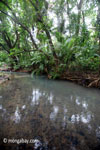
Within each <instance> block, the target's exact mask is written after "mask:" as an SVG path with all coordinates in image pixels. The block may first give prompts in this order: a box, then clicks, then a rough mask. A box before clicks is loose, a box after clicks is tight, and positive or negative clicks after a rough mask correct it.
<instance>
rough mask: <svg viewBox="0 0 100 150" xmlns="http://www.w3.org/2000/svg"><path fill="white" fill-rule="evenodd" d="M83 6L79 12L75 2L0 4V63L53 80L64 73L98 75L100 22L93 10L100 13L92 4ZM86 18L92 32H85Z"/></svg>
mask: <svg viewBox="0 0 100 150" xmlns="http://www.w3.org/2000/svg"><path fill="white" fill-rule="evenodd" d="M8 6H9V7H8ZM83 6H84V9H82V8H81V9H80V10H79V8H78V1H77V0H75V1H74V0H73V1H70V0H68V1H66V0H59V1H58V0H55V1H54V2H52V3H51V2H50V3H49V2H47V1H45V0H43V1H41V0H37V1H35V0H33V1H32V3H31V2H30V0H24V1H22V0H17V1H16V0H14V1H11V0H8V1H7V5H5V4H4V3H2V2H0V62H1V63H2V62H4V63H7V64H9V65H11V66H12V67H13V68H14V69H19V68H32V71H33V74H37V75H38V74H47V75H48V76H49V78H53V79H55V78H60V77H61V76H62V75H63V74H64V73H65V72H66V71H68V70H77V71H78V70H80V69H82V70H84V71H86V70H91V71H98V70H99V69H100V36H99V33H100V31H99V26H100V24H99V22H100V18H99V17H98V16H99V15H98V16H97V14H96V11H95V6H96V8H97V7H98V14H100V12H99V11H100V9H99V6H98V4H97V3H96V2H94V1H93V4H92V3H91V1H89V3H87V1H86V0H85V1H84V3H83V5H82V7H83ZM65 8H66V9H65ZM87 8H88V9H87ZM75 9H76V11H74V10H75ZM83 10H84V11H83ZM49 13H51V15H52V14H53V13H54V17H56V19H55V18H53V17H51V16H49V15H48V14H49ZM92 14H93V15H92ZM96 17H97V18H96ZM87 18H89V20H91V24H92V25H93V27H94V29H89V28H90V26H89V25H88V23H87V22H86V20H87ZM96 20H97V21H96ZM55 24H56V25H55Z"/></svg>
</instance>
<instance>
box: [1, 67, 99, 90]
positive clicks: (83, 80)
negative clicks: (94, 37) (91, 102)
mask: <svg viewBox="0 0 100 150" xmlns="http://www.w3.org/2000/svg"><path fill="white" fill-rule="evenodd" d="M0 71H12V72H23V73H32V71H33V70H32V68H26V69H18V70H14V69H11V68H6V67H5V68H0ZM47 77H48V79H51V76H50V75H47ZM8 78H9V77H5V76H4V80H5V79H8ZM57 79H59V80H67V81H71V82H74V83H76V84H79V85H82V86H84V87H88V88H99V89H100V74H99V73H96V72H88V71H87V72H82V71H80V72H75V71H73V72H71V71H67V72H65V73H63V74H62V75H61V76H60V77H59V78H57ZM2 82H3V80H1V83H2Z"/></svg>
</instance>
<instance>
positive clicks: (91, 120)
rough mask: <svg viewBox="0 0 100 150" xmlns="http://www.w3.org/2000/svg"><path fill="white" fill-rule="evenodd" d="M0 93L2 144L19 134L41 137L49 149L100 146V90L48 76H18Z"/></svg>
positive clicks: (0, 90) (82, 149)
mask: <svg viewBox="0 0 100 150" xmlns="http://www.w3.org/2000/svg"><path fill="white" fill-rule="evenodd" d="M0 95H1V97H0V124H2V126H0V137H1V142H0V144H1V145H3V143H2V138H3V137H9V138H12V137H15V138H28V139H33V138H34V139H38V138H39V139H38V140H40V141H42V142H43V143H48V149H49V150H51V149H52V150H53V149H55V150H66V149H69V150H71V149H76V150H84V149H86V150H92V149H93V150H95V149H96V148H98V146H99V144H100V141H99V139H100V117H99V114H100V109H99V106H100V101H99V97H100V93H99V91H98V90H94V89H90V90H89V89H85V88H82V87H80V86H77V85H74V84H72V83H69V82H62V81H50V80H46V79H44V78H34V79H31V78H30V77H24V78H21V77H18V78H16V77H15V78H14V79H13V80H12V81H10V82H9V84H7V86H2V87H1V88H0ZM8 131H9V132H8ZM42 145H45V144H42ZM3 146H5V145H3ZM13 146H14V145H13ZM27 146H29V145H27ZM11 147H12V145H11ZM11 147H10V149H11ZM31 147H32V149H34V146H33V145H32V144H31ZM16 149H18V147H17V148H16ZM24 149H28V148H24Z"/></svg>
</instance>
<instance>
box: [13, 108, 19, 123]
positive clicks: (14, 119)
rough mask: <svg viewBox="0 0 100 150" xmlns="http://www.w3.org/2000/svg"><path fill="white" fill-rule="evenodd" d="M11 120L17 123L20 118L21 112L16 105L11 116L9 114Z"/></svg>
mask: <svg viewBox="0 0 100 150" xmlns="http://www.w3.org/2000/svg"><path fill="white" fill-rule="evenodd" d="M11 120H13V121H14V122H15V123H19V122H20V120H21V113H20V110H19V107H18V106H17V107H16V110H15V113H14V115H13V116H11Z"/></svg>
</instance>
